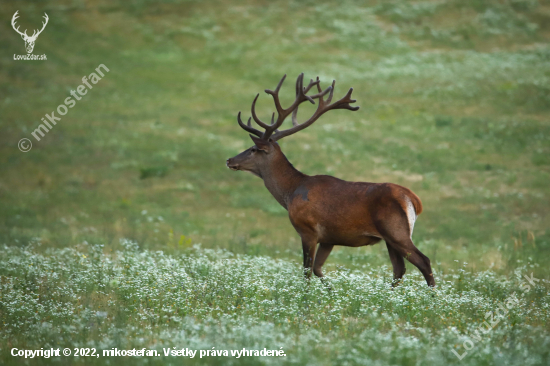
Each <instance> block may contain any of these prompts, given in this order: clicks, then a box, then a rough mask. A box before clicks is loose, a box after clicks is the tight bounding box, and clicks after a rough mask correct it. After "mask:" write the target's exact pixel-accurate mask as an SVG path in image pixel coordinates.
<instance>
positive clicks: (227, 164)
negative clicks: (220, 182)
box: [225, 159, 239, 170]
mask: <svg viewBox="0 0 550 366" xmlns="http://www.w3.org/2000/svg"><path fill="white" fill-rule="evenodd" d="M225 165H226V166H227V167H228V168H229V169H231V170H239V164H232V163H231V159H227V160H226V161H225Z"/></svg>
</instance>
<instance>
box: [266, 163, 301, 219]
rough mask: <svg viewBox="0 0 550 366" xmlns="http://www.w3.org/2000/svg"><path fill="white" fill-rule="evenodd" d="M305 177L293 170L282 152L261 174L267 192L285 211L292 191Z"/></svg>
mask: <svg viewBox="0 0 550 366" xmlns="http://www.w3.org/2000/svg"><path fill="white" fill-rule="evenodd" d="M306 177H307V175H305V174H303V173H302V172H300V171H299V170H297V169H296V168H294V166H293V165H292V164H291V163H290V162H289V161H288V159H287V158H286V156H285V155H284V154H283V153H282V152H280V153H279V154H277V156H275V157H274V158H273V161H272V162H271V164H269V166H268V167H267V168H266V169H264V170H263V171H262V172H261V178H262V179H263V181H264V184H265V186H266V188H267V190H268V191H269V192H270V193H271V194H272V195H273V197H274V198H275V199H276V200H277V202H279V204H280V205H281V206H283V207H284V208H285V209H287V210H288V204H289V203H290V199H291V197H292V196H293V193H294V191H296V189H297V188H298V187H299V186H300V184H302V181H303V180H304V179H305V178H306Z"/></svg>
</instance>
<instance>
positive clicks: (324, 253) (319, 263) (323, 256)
mask: <svg viewBox="0 0 550 366" xmlns="http://www.w3.org/2000/svg"><path fill="white" fill-rule="evenodd" d="M332 248H334V245H332V244H323V243H321V244H319V248H318V249H317V255H316V256H315V262H314V263H313V273H314V274H315V276H317V277H323V271H322V270H321V267H323V264H325V261H326V260H327V258H328V256H329V254H330V252H332Z"/></svg>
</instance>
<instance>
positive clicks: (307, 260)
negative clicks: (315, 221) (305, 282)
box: [302, 237, 317, 278]
mask: <svg viewBox="0 0 550 366" xmlns="http://www.w3.org/2000/svg"><path fill="white" fill-rule="evenodd" d="M316 246H317V242H316V240H315V239H313V238H307V237H302V250H303V252H304V276H305V277H306V278H311V269H312V267H313V258H315V247H316Z"/></svg>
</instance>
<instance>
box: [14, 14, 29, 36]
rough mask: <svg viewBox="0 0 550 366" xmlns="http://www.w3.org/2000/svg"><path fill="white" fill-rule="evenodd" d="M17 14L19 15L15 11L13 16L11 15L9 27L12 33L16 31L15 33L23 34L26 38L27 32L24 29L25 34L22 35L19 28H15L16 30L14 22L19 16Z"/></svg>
mask: <svg viewBox="0 0 550 366" xmlns="http://www.w3.org/2000/svg"><path fill="white" fill-rule="evenodd" d="M18 13H19V10H17V11H16V12H15V14H13V17H12V18H11V27H12V28H13V30H14V31H16V32H17V33H19V34H20V35H23V34H24V35H25V36H26V37H28V36H27V30H26V29H25V32H24V33H23V32H21V31H20V30H19V27H20V26H17V28H15V22H16V20H17V18H19V14H18Z"/></svg>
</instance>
